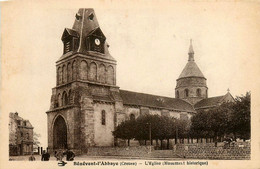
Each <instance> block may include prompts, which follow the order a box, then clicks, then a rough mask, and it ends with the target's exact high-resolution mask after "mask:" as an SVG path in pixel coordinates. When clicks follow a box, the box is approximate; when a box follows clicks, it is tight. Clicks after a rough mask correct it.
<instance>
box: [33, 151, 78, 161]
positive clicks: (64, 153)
mask: <svg viewBox="0 0 260 169" xmlns="http://www.w3.org/2000/svg"><path fill="white" fill-rule="evenodd" d="M64 156H66V161H73V160H74V157H75V154H74V153H73V152H72V151H71V150H69V149H67V150H66V151H62V150H59V151H58V152H57V151H55V152H54V157H55V158H56V159H57V161H62V159H63V158H64ZM50 157H51V156H50V153H49V152H47V151H45V150H44V151H43V153H42V157H41V161H49V160H50ZM29 161H35V157H34V156H33V153H32V154H31V156H30V157H29Z"/></svg>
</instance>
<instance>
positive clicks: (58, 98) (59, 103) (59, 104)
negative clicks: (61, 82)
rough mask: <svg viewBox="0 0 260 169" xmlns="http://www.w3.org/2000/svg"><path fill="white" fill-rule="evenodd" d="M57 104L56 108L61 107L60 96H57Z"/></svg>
mask: <svg viewBox="0 0 260 169" xmlns="http://www.w3.org/2000/svg"><path fill="white" fill-rule="evenodd" d="M57 102H58V107H61V106H62V99H61V95H60V94H58V97H57Z"/></svg>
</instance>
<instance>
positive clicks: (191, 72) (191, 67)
mask: <svg viewBox="0 0 260 169" xmlns="http://www.w3.org/2000/svg"><path fill="white" fill-rule="evenodd" d="M186 77H202V78H205V77H204V75H203V74H202V72H201V71H200V69H199V67H198V66H197V64H196V63H195V62H194V61H188V63H187V64H186V66H185V67H184V69H183V70H182V72H181V74H180V76H179V79H180V78H186Z"/></svg>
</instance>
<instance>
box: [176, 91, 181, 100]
mask: <svg viewBox="0 0 260 169" xmlns="http://www.w3.org/2000/svg"><path fill="white" fill-rule="evenodd" d="M176 98H177V99H178V98H180V95H179V91H178V90H177V92H176Z"/></svg>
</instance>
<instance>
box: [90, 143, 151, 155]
mask: <svg viewBox="0 0 260 169" xmlns="http://www.w3.org/2000/svg"><path fill="white" fill-rule="evenodd" d="M153 150H154V148H153V147H152V146H137V147H90V148H88V152H87V155H89V156H128V157H149V156H150V151H153Z"/></svg>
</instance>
